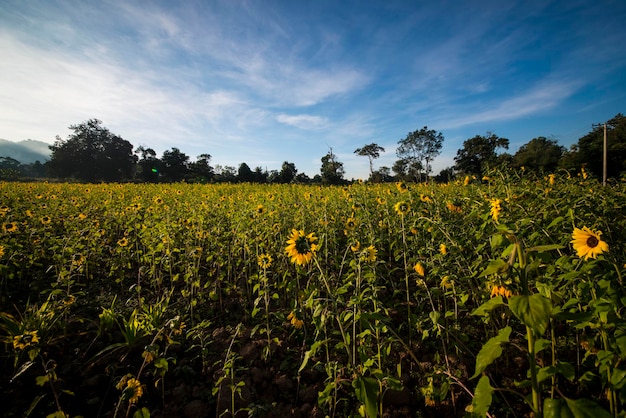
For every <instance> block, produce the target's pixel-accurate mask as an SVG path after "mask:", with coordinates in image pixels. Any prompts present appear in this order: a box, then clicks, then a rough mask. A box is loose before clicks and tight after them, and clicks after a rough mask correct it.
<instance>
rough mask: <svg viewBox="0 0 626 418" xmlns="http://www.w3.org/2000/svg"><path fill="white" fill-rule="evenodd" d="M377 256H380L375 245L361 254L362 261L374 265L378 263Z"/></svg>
mask: <svg viewBox="0 0 626 418" xmlns="http://www.w3.org/2000/svg"><path fill="white" fill-rule="evenodd" d="M376 254H378V250H377V249H376V247H374V246H373V245H370V246H369V247H367V248H365V249H364V250H363V252H362V253H361V260H362V261H366V262H369V263H372V262H374V261H376Z"/></svg>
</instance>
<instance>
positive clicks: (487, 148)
mask: <svg viewBox="0 0 626 418" xmlns="http://www.w3.org/2000/svg"><path fill="white" fill-rule="evenodd" d="M498 148H504V149H508V148H509V140H508V139H507V138H500V137H499V136H497V135H495V134H493V133H491V132H487V135H486V136H482V135H476V136H475V137H473V138H470V139H467V140H465V141H464V142H463V148H462V149H460V150H457V152H456V157H454V162H455V166H454V168H455V170H457V171H458V172H460V173H462V174H474V175H477V176H480V175H481V174H482V172H483V171H484V170H487V169H488V168H489V167H494V166H496V165H497V164H498V153H497V149H498Z"/></svg>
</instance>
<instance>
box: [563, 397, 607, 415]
mask: <svg viewBox="0 0 626 418" xmlns="http://www.w3.org/2000/svg"><path fill="white" fill-rule="evenodd" d="M565 402H566V403H567V408H569V410H570V411H571V412H572V415H573V416H574V418H611V414H610V413H609V412H608V411H607V410H606V409H604V408H602V407H601V406H600V405H598V404H597V403H595V402H594V401H592V400H591V399H585V398H583V399H576V400H573V399H568V398H565ZM561 416H562V415H561Z"/></svg>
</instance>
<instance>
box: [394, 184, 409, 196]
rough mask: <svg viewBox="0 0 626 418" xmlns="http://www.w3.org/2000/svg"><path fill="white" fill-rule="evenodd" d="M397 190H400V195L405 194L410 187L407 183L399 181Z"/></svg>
mask: <svg viewBox="0 0 626 418" xmlns="http://www.w3.org/2000/svg"><path fill="white" fill-rule="evenodd" d="M396 189H398V191H399V192H400V193H404V192H408V191H409V186H407V185H406V183H405V182H403V181H399V182H397V183H396Z"/></svg>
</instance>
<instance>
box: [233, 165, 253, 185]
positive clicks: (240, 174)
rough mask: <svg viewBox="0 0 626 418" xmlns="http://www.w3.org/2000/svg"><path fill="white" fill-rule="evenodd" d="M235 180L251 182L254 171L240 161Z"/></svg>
mask: <svg viewBox="0 0 626 418" xmlns="http://www.w3.org/2000/svg"><path fill="white" fill-rule="evenodd" d="M237 180H238V181H240V182H242V183H252V182H253V181H254V173H253V172H252V170H251V169H250V167H249V166H248V164H246V163H241V164H240V165H239V169H238V170H237Z"/></svg>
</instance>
